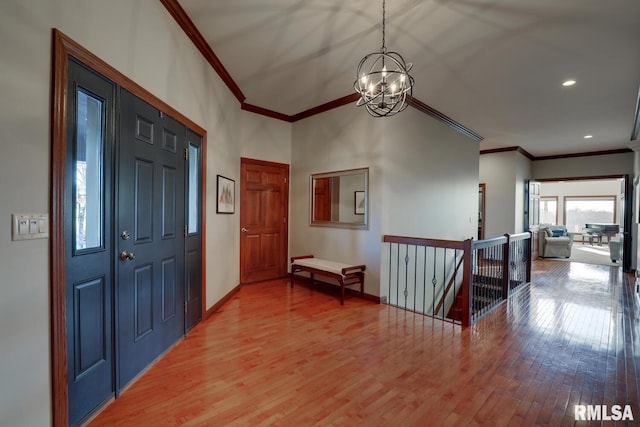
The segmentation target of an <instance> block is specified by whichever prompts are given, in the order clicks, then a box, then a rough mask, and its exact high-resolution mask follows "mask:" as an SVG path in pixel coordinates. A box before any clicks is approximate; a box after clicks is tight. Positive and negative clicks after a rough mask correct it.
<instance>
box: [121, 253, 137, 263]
mask: <svg viewBox="0 0 640 427" xmlns="http://www.w3.org/2000/svg"><path fill="white" fill-rule="evenodd" d="M135 257H136V254H134V253H133V252H127V251H122V252H121V253H120V259H121V260H122V261H127V260H129V261H132V260H134V259H135Z"/></svg>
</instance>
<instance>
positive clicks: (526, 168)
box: [513, 151, 533, 233]
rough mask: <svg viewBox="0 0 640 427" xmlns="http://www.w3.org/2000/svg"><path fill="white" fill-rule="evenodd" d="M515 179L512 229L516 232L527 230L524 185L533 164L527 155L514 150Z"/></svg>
mask: <svg viewBox="0 0 640 427" xmlns="http://www.w3.org/2000/svg"><path fill="white" fill-rule="evenodd" d="M515 162H516V180H515V186H516V188H515V192H516V194H515V198H516V200H515V202H516V203H515V212H514V213H513V214H514V230H515V232H516V233H522V232H524V231H529V226H528V225H527V226H525V224H524V205H525V200H524V199H525V187H526V183H527V181H528V180H530V179H531V177H532V175H533V165H532V162H531V160H530V159H529V158H528V157H525V156H524V154H522V153H520V152H519V151H517V152H516V156H515Z"/></svg>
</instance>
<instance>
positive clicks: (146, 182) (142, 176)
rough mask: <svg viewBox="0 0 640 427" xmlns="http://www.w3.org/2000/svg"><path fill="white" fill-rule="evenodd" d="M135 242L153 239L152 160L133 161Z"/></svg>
mask: <svg viewBox="0 0 640 427" xmlns="http://www.w3.org/2000/svg"><path fill="white" fill-rule="evenodd" d="M134 205H135V212H134V213H133V215H134V216H135V218H136V221H135V229H134V236H135V243H144V242H151V241H152V240H153V162H149V161H145V160H141V159H136V161H135V194H134Z"/></svg>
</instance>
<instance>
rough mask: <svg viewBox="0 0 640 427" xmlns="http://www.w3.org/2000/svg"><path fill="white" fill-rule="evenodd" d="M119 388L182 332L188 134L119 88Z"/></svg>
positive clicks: (172, 121) (169, 119) (180, 126)
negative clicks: (186, 147) (185, 177)
mask: <svg viewBox="0 0 640 427" xmlns="http://www.w3.org/2000/svg"><path fill="white" fill-rule="evenodd" d="M120 135H121V136H120V142H119V152H120V153H119V173H118V196H117V201H118V208H117V235H118V237H117V245H116V247H117V251H116V252H117V253H116V254H115V255H116V256H117V261H116V262H117V265H116V271H117V277H118V282H117V291H116V295H117V298H118V309H117V313H118V322H117V329H118V331H117V342H118V361H119V363H118V380H119V382H118V388H119V389H122V387H124V386H125V385H126V384H127V383H128V382H130V381H131V380H132V379H133V378H135V377H136V376H137V375H138V374H139V373H140V372H141V371H142V370H143V369H144V368H146V367H147V366H148V365H149V364H150V363H151V362H152V361H153V360H154V359H155V358H157V357H158V356H159V355H160V354H162V353H163V352H164V351H165V350H166V349H167V348H168V347H169V346H170V345H172V344H173V343H174V342H175V341H177V340H178V339H179V338H180V337H181V336H182V335H183V334H184V321H185V317H184V310H185V305H184V304H185V292H184V278H185V268H184V258H185V257H184V241H185V237H184V234H185V230H184V226H185V211H186V209H185V194H184V193H185V192H184V188H185V182H184V176H185V152H184V150H185V139H186V129H185V126H184V125H181V124H180V123H178V122H177V121H175V120H173V119H172V118H171V117H169V116H166V115H163V114H162V113H160V112H159V111H158V110H157V109H156V108H154V107H152V106H151V105H149V104H148V103H146V102H145V101H143V100H142V99H140V98H138V97H136V96H134V95H132V94H131V93H129V92H128V91H126V90H124V89H122V90H121V113H120Z"/></svg>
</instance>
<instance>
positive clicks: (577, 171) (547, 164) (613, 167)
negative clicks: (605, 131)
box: [533, 152, 634, 179]
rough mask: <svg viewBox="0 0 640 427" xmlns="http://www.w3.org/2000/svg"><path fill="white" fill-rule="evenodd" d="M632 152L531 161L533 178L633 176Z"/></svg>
mask: <svg viewBox="0 0 640 427" xmlns="http://www.w3.org/2000/svg"><path fill="white" fill-rule="evenodd" d="M633 167H634V153H632V152H629V153H619V154H604V155H599V156H580V157H568V158H562V159H549V160H536V161H534V162H533V177H534V178H535V179H550V178H579V177H594V176H607V175H624V174H629V176H631V177H632V176H633Z"/></svg>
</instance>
